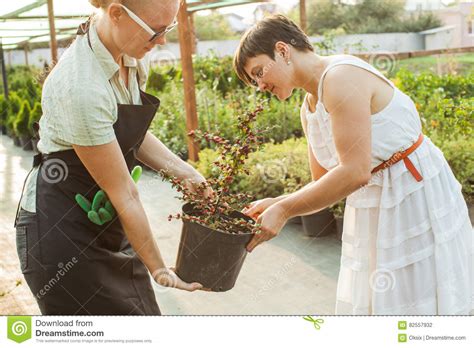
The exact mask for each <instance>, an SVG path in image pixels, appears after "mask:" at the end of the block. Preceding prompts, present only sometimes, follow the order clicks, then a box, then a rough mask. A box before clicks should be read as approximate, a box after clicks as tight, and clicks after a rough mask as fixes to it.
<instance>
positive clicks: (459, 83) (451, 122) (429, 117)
mask: <svg viewBox="0 0 474 348" xmlns="http://www.w3.org/2000/svg"><path fill="white" fill-rule="evenodd" d="M394 82H395V84H396V85H397V87H398V88H400V89H401V90H402V91H403V92H405V93H406V94H407V95H408V96H410V97H411V98H412V100H413V101H414V103H415V105H416V108H417V110H418V112H419V114H420V118H421V121H422V126H423V133H424V134H426V135H427V136H429V137H430V138H431V140H432V141H433V142H434V143H435V144H436V145H437V146H438V147H439V148H440V149H441V150H442V151H443V153H444V156H445V157H446V160H447V161H448V162H449V164H450V166H451V169H452V170H453V173H454V175H455V176H456V178H457V179H458V180H459V182H460V183H461V184H462V186H463V193H464V195H465V197H466V200H468V201H471V202H473V201H474V190H473V178H474V169H473V168H474V160H473V156H472V154H473V153H474V142H473V141H472V136H473V130H474V118H473V115H474V74H473V73H469V74H466V75H464V76H461V75H436V74H434V73H431V72H425V73H421V74H414V73H412V72H410V71H407V70H404V69H402V70H400V71H399V72H398V73H397V75H396V77H395V79H394Z"/></svg>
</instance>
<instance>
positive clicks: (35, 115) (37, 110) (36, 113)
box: [28, 102, 43, 134]
mask: <svg viewBox="0 0 474 348" xmlns="http://www.w3.org/2000/svg"><path fill="white" fill-rule="evenodd" d="M41 116H43V110H42V108H41V103H38V102H36V103H35V105H34V107H33V110H31V113H30V119H29V121H28V129H29V130H30V132H32V134H33V130H34V128H33V125H34V123H35V122H38V121H39V120H40V118H41Z"/></svg>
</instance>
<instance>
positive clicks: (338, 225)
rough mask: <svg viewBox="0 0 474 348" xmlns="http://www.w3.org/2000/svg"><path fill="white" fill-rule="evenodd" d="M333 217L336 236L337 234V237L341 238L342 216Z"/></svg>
mask: <svg viewBox="0 0 474 348" xmlns="http://www.w3.org/2000/svg"><path fill="white" fill-rule="evenodd" d="M335 219H336V236H337V239H339V240H342V230H343V226H344V218H343V217H342V216H336V217H335Z"/></svg>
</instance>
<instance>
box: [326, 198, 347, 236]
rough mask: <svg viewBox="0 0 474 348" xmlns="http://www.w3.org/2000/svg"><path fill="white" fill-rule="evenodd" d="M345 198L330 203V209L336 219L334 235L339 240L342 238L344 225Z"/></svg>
mask: <svg viewBox="0 0 474 348" xmlns="http://www.w3.org/2000/svg"><path fill="white" fill-rule="evenodd" d="M345 204H346V200H345V199H343V200H342V201H339V202H337V203H336V204H334V205H332V206H331V208H330V210H331V211H332V213H333V214H334V219H335V220H336V235H337V238H338V239H339V240H342V227H343V225H344V207H345Z"/></svg>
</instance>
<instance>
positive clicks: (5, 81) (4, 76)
mask: <svg viewBox="0 0 474 348" xmlns="http://www.w3.org/2000/svg"><path fill="white" fill-rule="evenodd" d="M0 61H1V63H0V64H1V65H2V80H3V93H4V94H5V99H7V100H8V79H7V69H6V67H5V55H4V51H3V42H2V38H1V37H0Z"/></svg>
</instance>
